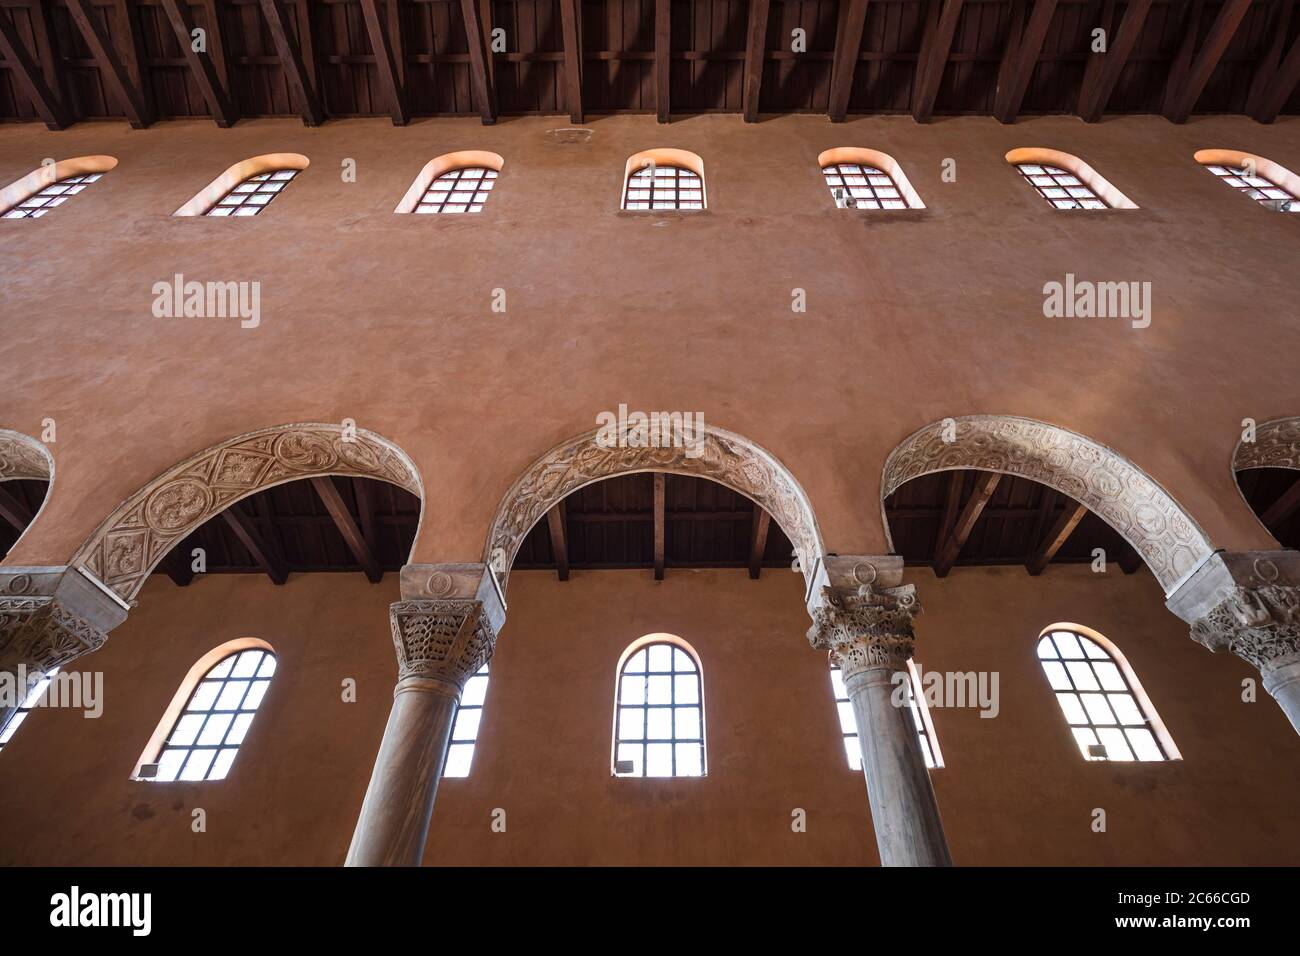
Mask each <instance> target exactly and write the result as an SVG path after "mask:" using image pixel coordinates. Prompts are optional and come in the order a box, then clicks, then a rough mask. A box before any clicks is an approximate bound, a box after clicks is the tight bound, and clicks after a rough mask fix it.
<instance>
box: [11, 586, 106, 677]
mask: <svg viewBox="0 0 1300 956" xmlns="http://www.w3.org/2000/svg"><path fill="white" fill-rule="evenodd" d="M10 590H12V586H11V589H10ZM107 637H108V635H107V634H105V633H104V632H103V631H101V630H100V629H99V628H97V627H94V626H93V625H91V624H89V623H87V622H86V621H85V620H84V619H82V618H81V617H79V616H78V615H76V614H73V613H72V612H71V611H68V610H67V609H65V608H64V607H63V605H61V604H60V603H59V602H58V601H56V600H55V599H54V598H53V597H50V596H48V595H30V594H28V595H22V596H14V595H12V594H5V595H0V670H5V671H9V670H13V669H14V668H16V667H17V665H18V664H25V665H26V666H27V668H28V669H29V671H31V675H30V677H31V680H30V681H29V683H30V682H34V681H35V680H36V679H39V677H40V674H41V673H44V672H46V671H49V670H52V669H53V668H55V667H60V666H62V665H63V664H66V663H68V662H69V661H72V660H75V659H76V658H78V657H80V656H81V655H83V654H89V653H90V652H91V651H94V650H98V649H99V648H100V647H101V646H103V644H104V641H105V639H106V638H107Z"/></svg>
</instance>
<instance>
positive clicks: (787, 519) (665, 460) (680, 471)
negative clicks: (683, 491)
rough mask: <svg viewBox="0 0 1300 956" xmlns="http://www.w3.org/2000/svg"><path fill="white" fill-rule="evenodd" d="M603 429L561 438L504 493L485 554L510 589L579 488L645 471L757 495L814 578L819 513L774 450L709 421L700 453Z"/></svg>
mask: <svg viewBox="0 0 1300 956" xmlns="http://www.w3.org/2000/svg"><path fill="white" fill-rule="evenodd" d="M599 433H600V429H592V430H591V431H588V432H586V433H584V434H582V435H578V436H577V437H575V438H570V439H569V440H568V441H565V442H562V443H561V444H559V445H556V446H555V447H554V448H552V449H551V450H550V451H548V452H547V453H546V454H544V455H542V457H540V458H538V459H537V460H536V461H535V462H533V463H532V464H531V465H529V466H528V468H527V469H526V470H525V471H524V473H523V474H522V475H520V476H519V478H518V479H516V481H515V483H514V484H513V485H511V486H510V490H509V491H507V492H506V494H505V497H504V498H502V499H501V504H500V505H499V506H498V507H497V511H496V515H495V516H494V517H493V519H492V527H491V529H490V531H489V532H488V541H487V547H486V548H485V549H484V555H483V560H484V561H485V562H487V563H489V564H491V565H492V566H493V567H494V568H495V569H497V572H498V575H499V578H500V581H501V586H502V588H503V589H504V588H505V586H506V583H507V580H508V577H509V573H510V566H511V565H512V564H513V563H514V560H515V554H516V553H518V551H519V547H520V545H522V544H523V542H524V538H525V537H527V535H528V532H529V531H531V530H532V528H533V525H535V524H536V523H537V522H538V521H540V520H541V519H542V518H543V517H544V516H545V515H546V512H548V511H549V510H550V509H551V508H553V507H554V506H555V505H556V504H558V503H559V502H560V501H562V500H563V499H564V498H565V497H566V496H567V495H569V494H571V493H572V492H575V491H577V490H578V489H579V488H583V487H585V486H587V485H590V484H594V483H595V482H597V481H602V480H604V479H605V478H612V477H614V476H615V475H628V474H634V473H636V472H645V471H663V472H668V473H670V474H674V475H690V476H693V477H696V478H707V479H709V480H710V481H716V482H717V483H718V484H720V485H725V486H726V487H728V488H730V489H731V490H732V491H735V492H739V493H740V494H742V495H744V496H746V497H747V498H749V499H750V500H752V501H754V502H757V503H758V505H759V506H760V507H762V508H764V509H766V511H767V512H768V513H769V514H770V515H771V516H772V518H773V520H775V521H776V523H777V524H778V525H780V526H781V530H782V531H784V532H785V534H786V536H787V537H788V538H789V539H790V541H791V542H792V543H793V544H794V546H795V548H797V549H799V554H800V556H801V562H800V564H801V569H802V571H803V574H804V579H805V580H808V578H809V575H810V574H811V573H812V571H813V569H814V568H815V567H816V565H817V561H818V559H819V558H821V556H822V555H823V553H824V551H823V547H822V538H821V532H820V531H819V530H818V528H817V517H816V515H815V514H814V513H813V510H812V505H811V504H810V503H809V501H808V496H807V495H806V494H805V493H804V490H803V488H801V487H800V485H799V482H798V481H796V480H795V477H794V475H793V474H792V473H791V472H790V470H789V469H788V468H786V467H785V465H783V464H781V462H780V461H778V460H777V459H776V458H775V457H774V456H773V455H772V454H771V453H770V452H768V451H766V450H765V449H763V448H761V447H759V446H758V445H756V444H754V443H753V442H751V441H749V440H748V439H746V438H742V437H741V436H739V435H736V434H733V433H732V432H729V431H725V430H723V429H721V428H714V427H712V426H709V425H705V426H704V431H703V438H702V443H701V447H700V454H699V455H698V456H696V457H690V456H688V455H687V454H686V452H687V449H685V448H607V447H602V446H601V445H599V444H597V443H596V436H597V435H598V434H599Z"/></svg>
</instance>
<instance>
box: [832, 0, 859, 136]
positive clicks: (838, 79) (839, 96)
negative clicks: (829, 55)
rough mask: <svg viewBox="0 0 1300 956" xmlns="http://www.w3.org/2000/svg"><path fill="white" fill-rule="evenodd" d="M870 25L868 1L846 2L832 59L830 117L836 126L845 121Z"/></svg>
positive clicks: (841, 8)
mask: <svg viewBox="0 0 1300 956" xmlns="http://www.w3.org/2000/svg"><path fill="white" fill-rule="evenodd" d="M866 23H867V0H845V2H843V3H841V4H840V17H839V26H838V28H837V29H836V31H835V53H834V56H833V59H832V60H831V92H830V105H829V107H828V108H827V115H829V116H830V118H831V121H832V122H834V123H842V122H844V117H845V116H847V115H848V112H849V96H850V95H851V94H852V93H853V75H854V73H856V72H857V68H858V51H859V50H860V49H861V47H862V30H863V28H864V27H865V26H866Z"/></svg>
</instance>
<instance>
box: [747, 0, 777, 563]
mask: <svg viewBox="0 0 1300 956" xmlns="http://www.w3.org/2000/svg"><path fill="white" fill-rule="evenodd" d="M770 9H771V6H770V4H769V0H749V29H748V33H747V36H746V39H745V86H744V92H743V98H742V110H743V113H744V119H745V122H746V123H756V122H758V99H759V94H760V93H761V92H762V90H763V61H764V60H765V59H767V20H768V12H769V10H770ZM751 576H752V577H758V575H756V574H751Z"/></svg>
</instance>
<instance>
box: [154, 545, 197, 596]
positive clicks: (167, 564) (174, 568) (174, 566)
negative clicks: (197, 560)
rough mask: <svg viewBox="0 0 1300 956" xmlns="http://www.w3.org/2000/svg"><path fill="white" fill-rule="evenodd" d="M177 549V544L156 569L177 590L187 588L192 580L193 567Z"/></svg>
mask: <svg viewBox="0 0 1300 956" xmlns="http://www.w3.org/2000/svg"><path fill="white" fill-rule="evenodd" d="M179 547H180V545H179V544H178V545H177V546H176V547H175V548H172V549H171V550H170V551H168V552H167V554H166V556H165V557H164V558H163V559H162V563H161V564H160V565H159V566H158V567H159V569H160V570H161V571H162V572H163V573H164V574H166V575H167V577H169V578H171V579H172V581H173V582H174V583H175V585H176V586H177V587H178V588H187V587H189V586H190V583H191V582H192V581H193V580H194V565H193V562H192V561H186V560H185V555H184V554H183V553H182V552H181V551H179V550H178V548H179Z"/></svg>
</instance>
